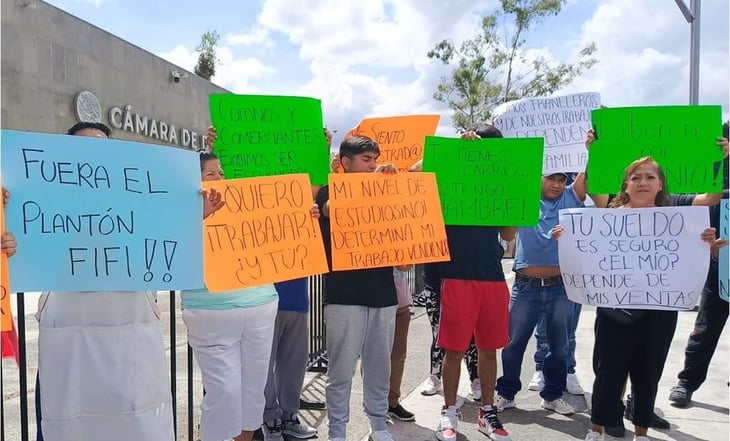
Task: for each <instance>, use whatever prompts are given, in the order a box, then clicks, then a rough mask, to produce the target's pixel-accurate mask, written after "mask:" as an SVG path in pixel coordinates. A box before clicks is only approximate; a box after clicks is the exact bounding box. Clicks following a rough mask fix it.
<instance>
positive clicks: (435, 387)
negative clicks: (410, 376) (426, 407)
mask: <svg viewBox="0 0 730 441" xmlns="http://www.w3.org/2000/svg"><path fill="white" fill-rule="evenodd" d="M440 390H441V378H439V376H438V375H430V376H429V377H428V380H426V384H424V385H423V389H421V395H427V396H428V395H436V394H437V393H439V391H440Z"/></svg>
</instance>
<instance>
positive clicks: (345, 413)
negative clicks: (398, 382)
mask: <svg viewBox="0 0 730 441" xmlns="http://www.w3.org/2000/svg"><path fill="white" fill-rule="evenodd" d="M397 308H398V306H397V305H394V306H388V307H385V308H369V307H367V306H355V305H326V306H325V307H324V320H325V323H326V325H327V355H328V357H329V359H328V362H327V384H326V388H325V397H326V400H327V417H328V420H329V422H328V424H329V437H330V438H347V423H348V422H349V420H350V392H351V391H352V377H353V375H354V374H355V366H356V364H357V357H358V355H359V356H360V359H361V360H362V375H363V407H364V409H365V414H366V415H367V416H368V418H370V425H371V427H372V429H373V431H378V430H387V426H386V417H387V414H388V391H389V386H390V385H389V384H388V383H389V381H390V352H391V349H392V348H393V333H394V332H395V311H396V309H397Z"/></svg>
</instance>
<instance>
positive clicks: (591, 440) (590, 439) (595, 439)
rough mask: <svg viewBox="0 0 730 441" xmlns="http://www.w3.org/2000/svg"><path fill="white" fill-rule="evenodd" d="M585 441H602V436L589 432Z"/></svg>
mask: <svg viewBox="0 0 730 441" xmlns="http://www.w3.org/2000/svg"><path fill="white" fill-rule="evenodd" d="M585 441H603V434H601V433H598V432H594V431H592V430H590V431H588V435H586V439H585Z"/></svg>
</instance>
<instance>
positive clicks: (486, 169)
mask: <svg viewBox="0 0 730 441" xmlns="http://www.w3.org/2000/svg"><path fill="white" fill-rule="evenodd" d="M542 151H543V141H542V139H541V138H523V139H509V138H489V139H474V140H465V139H454V138H440V137H435V136H429V137H427V138H426V153H425V158H424V160H423V170H424V171H427V172H433V173H435V174H436V177H437V178H438V186H439V193H440V197H441V206H442V209H443V214H444V221H445V222H446V225H494V226H505V225H510V226H530V225H535V224H537V219H538V215H539V210H540V191H541V190H540V185H541V184H540V182H541V181H540V177H541V176H542V173H541V170H542Z"/></svg>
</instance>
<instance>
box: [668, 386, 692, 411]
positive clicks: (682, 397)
mask: <svg viewBox="0 0 730 441" xmlns="http://www.w3.org/2000/svg"><path fill="white" fill-rule="evenodd" d="M669 401H671V402H672V403H674V405H675V406H677V407H687V405H688V404H689V403H690V401H692V391H690V390H687V388H686V387H684V386H682V385H681V384H678V385H676V386H674V387H673V388H672V392H671V393H670V394H669Z"/></svg>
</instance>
